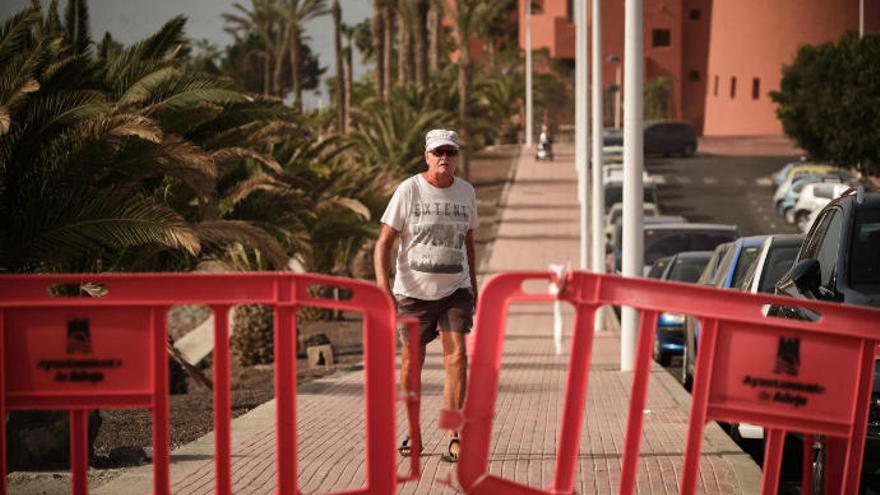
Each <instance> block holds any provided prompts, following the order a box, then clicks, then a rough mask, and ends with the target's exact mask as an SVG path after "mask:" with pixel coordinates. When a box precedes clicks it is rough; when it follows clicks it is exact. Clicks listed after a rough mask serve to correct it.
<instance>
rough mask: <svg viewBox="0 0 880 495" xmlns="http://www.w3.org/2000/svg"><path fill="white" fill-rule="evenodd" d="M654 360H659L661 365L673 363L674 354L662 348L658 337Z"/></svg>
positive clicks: (655, 342) (655, 341) (655, 343)
mask: <svg viewBox="0 0 880 495" xmlns="http://www.w3.org/2000/svg"><path fill="white" fill-rule="evenodd" d="M654 361H657V363H658V364H659V365H660V366H664V367H665V366H669V364H670V363H672V354H670V353H668V352H665V351H663V349H661V348H660V341H659V340H657V339H656V338H655V339H654Z"/></svg>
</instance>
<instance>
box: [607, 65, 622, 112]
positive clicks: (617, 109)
mask: <svg viewBox="0 0 880 495" xmlns="http://www.w3.org/2000/svg"><path fill="white" fill-rule="evenodd" d="M608 61H609V62H612V63H614V64H615V65H616V67H615V70H614V84H615V85H616V88H617V89H616V90H615V91H614V128H615V129H620V95H621V93H622V89H623V87H622V86H621V85H620V77H621V74H620V57H618V56H617V55H608Z"/></svg>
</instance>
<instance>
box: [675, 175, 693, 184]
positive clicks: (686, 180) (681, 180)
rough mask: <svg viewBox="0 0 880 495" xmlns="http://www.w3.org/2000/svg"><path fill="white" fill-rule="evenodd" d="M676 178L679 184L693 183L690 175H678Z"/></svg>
mask: <svg viewBox="0 0 880 495" xmlns="http://www.w3.org/2000/svg"><path fill="white" fill-rule="evenodd" d="M675 180H676V182H678V183H679V184H690V183H691V178H690V177H682V176H678V177H676V178H675Z"/></svg>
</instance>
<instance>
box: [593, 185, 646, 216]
mask: <svg viewBox="0 0 880 495" xmlns="http://www.w3.org/2000/svg"><path fill="white" fill-rule="evenodd" d="M642 201H644V202H645V203H654V204H656V203H657V191H656V190H655V189H654V185H653V184H645V185H644V194H643V195H642ZM622 202H623V184H622V183H612V184H608V185H606V186H605V209H606V210H607V209H609V208H611V205H613V204H614V203H622Z"/></svg>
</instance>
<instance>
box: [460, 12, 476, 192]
mask: <svg viewBox="0 0 880 495" xmlns="http://www.w3.org/2000/svg"><path fill="white" fill-rule="evenodd" d="M480 6H481V1H480V0H455V17H454V18H455V32H456V34H457V35H458V98H459V101H458V120H459V132H460V134H461V139H462V142H464V149H463V150H462V154H461V161H460V164H461V169H462V174H463V175H464V177H465V179H467V178H468V177H469V176H470V170H469V168H470V163H469V161H470V160H469V158H470V156H469V155H470V153H469V149H468V147H469V141H470V120H469V118H468V117H469V115H468V110H469V107H468V104H469V100H470V96H471V73H470V72H471V51H470V42H471V38H472V37H473V35H474V32H475V31H476V29H477V22H478V20H479V15H478V12H477V10H478V9H480Z"/></svg>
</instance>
